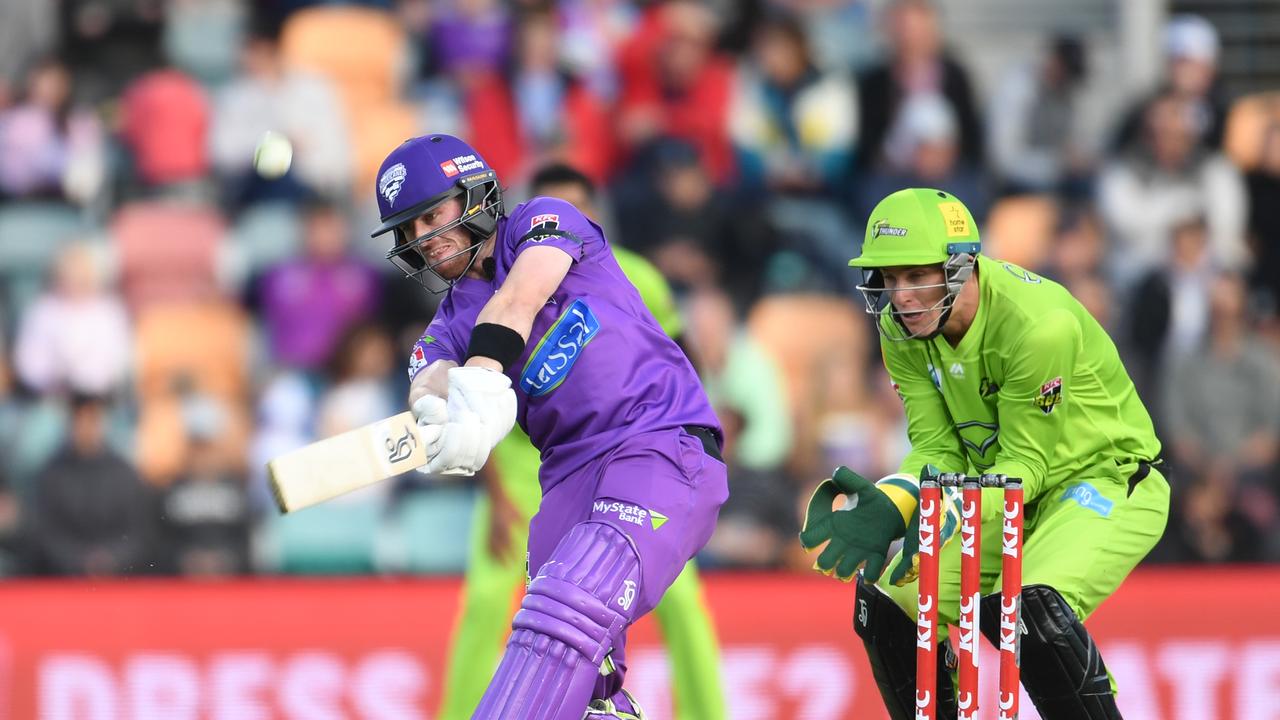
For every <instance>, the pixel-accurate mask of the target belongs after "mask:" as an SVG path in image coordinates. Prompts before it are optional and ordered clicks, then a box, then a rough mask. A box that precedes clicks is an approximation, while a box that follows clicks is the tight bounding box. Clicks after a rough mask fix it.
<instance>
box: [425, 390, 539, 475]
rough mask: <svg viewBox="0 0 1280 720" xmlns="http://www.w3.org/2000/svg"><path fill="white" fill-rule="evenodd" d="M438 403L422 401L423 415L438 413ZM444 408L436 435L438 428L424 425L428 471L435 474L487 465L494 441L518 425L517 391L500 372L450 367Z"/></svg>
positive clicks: (464, 472) (459, 472) (471, 471)
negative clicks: (442, 422) (429, 427)
mask: <svg viewBox="0 0 1280 720" xmlns="http://www.w3.org/2000/svg"><path fill="white" fill-rule="evenodd" d="M419 402H421V400H419ZM415 407H417V403H415ZM438 407H439V404H438V403H435V402H431V403H429V404H428V405H424V407H423V410H424V413H423V415H421V416H419V417H420V418H426V417H431V418H435V417H438ZM445 409H446V413H445V415H446V417H447V420H446V421H445V422H444V424H443V425H440V426H439V427H440V432H439V436H438V438H437V437H435V433H434V431H428V430H426V429H424V430H423V442H424V443H425V444H426V446H427V458H428V460H427V465H426V468H425V470H426V472H427V473H428V474H432V475H435V474H440V473H450V474H456V475H474V474H475V472H476V471H477V470H479V469H480V468H482V467H484V463H485V461H486V460H488V459H489V452H490V451H491V450H493V447H494V445H497V444H498V441H499V440H501V439H502V438H503V437H505V436H506V434H507V433H508V432H510V431H511V428H512V426H514V425H515V420H516V394H515V391H513V390H512V389H511V379H510V378H508V377H507V376H506V375H504V374H502V373H500V372H496V371H493V370H486V369H484V368H475V367H460V368H451V369H450V370H449V399H448V400H447V401H446V402H445ZM415 412H416V411H415ZM421 422H422V421H421V419H420V420H419V424H421Z"/></svg>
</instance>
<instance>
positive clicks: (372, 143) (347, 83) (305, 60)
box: [280, 5, 419, 192]
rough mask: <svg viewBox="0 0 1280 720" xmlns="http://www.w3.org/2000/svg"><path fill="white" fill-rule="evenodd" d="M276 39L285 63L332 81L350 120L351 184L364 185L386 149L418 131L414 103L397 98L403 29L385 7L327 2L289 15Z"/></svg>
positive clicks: (404, 54) (361, 189)
mask: <svg viewBox="0 0 1280 720" xmlns="http://www.w3.org/2000/svg"><path fill="white" fill-rule="evenodd" d="M280 42H281V49H282V51H283V53H284V57H285V61H286V62H287V63H289V64H290V65H292V66H294V67H298V68H303V69H306V70H310V71H311V72H314V73H317V74H319V75H323V76H325V77H327V78H329V80H330V81H331V82H333V84H334V86H335V88H336V89H337V92H338V95H339V97H340V98H341V100H342V106H343V110H345V111H346V115H347V121H348V122H349V123H350V125H351V142H352V145H353V148H352V152H353V157H352V164H353V166H354V168H355V174H354V176H353V180H354V182H355V185H354V187H355V188H356V189H357V192H365V191H367V188H370V187H373V181H374V176H375V175H376V174H377V172H378V165H379V164H381V162H382V159H383V158H384V157H386V155H387V153H388V152H390V151H391V149H392V148H394V147H395V146H397V145H399V144H400V143H402V142H404V141H405V140H407V139H409V138H411V137H413V136H414V135H417V134H418V132H419V128H418V120H417V117H416V114H415V112H414V109H413V107H412V106H411V105H408V104H405V103H401V102H400V101H399V92H400V85H401V82H402V80H403V76H404V71H405V69H406V68H407V67H408V64H407V59H408V57H409V52H408V39H407V38H406V36H405V32H404V29H403V28H402V27H401V26H400V24H399V23H398V22H397V21H396V19H395V17H394V16H392V15H391V14H389V13H387V12H385V11H381V10H374V9H371V8H360V7H346V6H333V5H326V6H317V7H310V8H307V9H304V10H299V11H298V12H296V13H293V14H292V15H290V16H289V19H288V21H286V23H285V26H284V30H283V32H282V33H281V41H280Z"/></svg>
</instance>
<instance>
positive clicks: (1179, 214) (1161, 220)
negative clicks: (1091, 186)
mask: <svg viewBox="0 0 1280 720" xmlns="http://www.w3.org/2000/svg"><path fill="white" fill-rule="evenodd" d="M1245 203H1246V197H1245V188H1244V182H1243V180H1242V179H1241V177H1240V173H1239V172H1238V171H1237V170H1236V169H1235V168H1234V167H1233V166H1232V165H1231V163H1230V162H1228V161H1227V159H1226V158H1225V157H1224V156H1223V155H1222V154H1220V153H1218V152H1216V151H1208V150H1205V149H1203V148H1201V147H1199V146H1198V145H1197V144H1196V137H1195V129H1194V126H1193V119H1192V112H1191V109H1190V107H1189V106H1188V105H1187V104H1186V102H1184V101H1183V100H1181V99H1179V98H1178V97H1176V96H1174V95H1165V96H1163V97H1161V98H1160V99H1159V100H1158V101H1156V102H1155V103H1153V104H1152V105H1151V106H1150V108H1149V109H1148V111H1147V116H1146V132H1145V133H1144V135H1143V141H1142V143H1141V144H1140V145H1139V146H1138V147H1136V148H1135V149H1134V150H1133V151H1131V152H1129V153H1127V154H1126V155H1124V156H1123V157H1121V158H1120V159H1118V160H1115V161H1113V162H1112V163H1111V164H1110V165H1109V166H1108V167H1107V168H1106V169H1105V170H1103V172H1102V175H1101V177H1100V178H1099V182H1098V205H1099V209H1100V210H1101V211H1102V216H1103V218H1104V219H1105V220H1106V223H1107V226H1108V230H1109V231H1110V234H1111V237H1112V240H1113V245H1112V248H1111V255H1112V259H1114V260H1115V261H1116V262H1114V263H1112V269H1113V271H1114V272H1115V277H1114V278H1113V280H1114V281H1115V282H1116V283H1117V285H1118V286H1119V287H1120V288H1121V289H1127V288H1129V287H1131V286H1132V284H1133V282H1134V281H1135V280H1137V279H1138V278H1140V277H1142V275H1143V274H1145V273H1146V272H1147V271H1149V270H1150V269H1151V268H1154V267H1157V266H1159V265H1160V264H1161V263H1162V262H1163V259H1164V257H1165V255H1166V254H1167V253H1168V252H1169V250H1170V248H1169V239H1170V238H1171V237H1172V231H1173V228H1174V227H1175V226H1176V225H1177V224H1179V223H1181V222H1183V221H1185V220H1186V219H1188V218H1189V217H1191V216H1193V215H1195V214H1196V213H1203V214H1204V218H1205V223H1206V225H1207V226H1208V232H1209V254H1210V257H1211V258H1212V260H1213V262H1214V264H1216V265H1218V266H1219V267H1222V268H1225V269H1232V270H1238V269H1242V268H1244V267H1245V266H1246V265H1247V264H1248V262H1249V256H1248V248H1247V247H1246V245H1245V242H1244V223H1245V212H1246V207H1245Z"/></svg>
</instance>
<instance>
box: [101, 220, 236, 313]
mask: <svg viewBox="0 0 1280 720" xmlns="http://www.w3.org/2000/svg"><path fill="white" fill-rule="evenodd" d="M110 232H111V238H112V243H113V244H114V245H115V249H116V255H117V258H118V260H119V263H120V289H121V291H122V292H123V294H124V297H125V301H126V302H127V303H128V304H129V307H130V309H131V310H132V311H133V312H135V313H136V312H140V311H141V310H143V309H145V308H146V307H148V306H150V305H153V304H156V303H165V304H169V303H175V302H177V303H184V302H199V301H208V300H210V299H211V298H214V297H216V296H217V295H218V286H217V280H218V278H217V272H218V262H219V259H220V258H219V253H220V252H221V251H222V245H223V242H224V235H225V234H226V224H225V223H224V221H223V219H222V216H221V215H220V214H219V213H218V212H217V211H216V210H214V209H213V208H211V207H209V206H207V205H202V204H199V203H189V202H178V201H163V200H162V201H148V202H137V203H132V204H129V205H126V206H125V207H123V208H121V209H120V211H119V212H117V213H116V215H115V217H113V218H112V221H111V228H110Z"/></svg>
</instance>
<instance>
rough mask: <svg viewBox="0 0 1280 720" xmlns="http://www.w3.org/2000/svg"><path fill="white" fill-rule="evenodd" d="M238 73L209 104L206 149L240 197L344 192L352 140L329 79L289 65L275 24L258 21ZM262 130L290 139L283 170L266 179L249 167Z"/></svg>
mask: <svg viewBox="0 0 1280 720" xmlns="http://www.w3.org/2000/svg"><path fill="white" fill-rule="evenodd" d="M240 67H241V74H240V76H239V77H238V78H236V79H235V80H234V81H232V82H231V84H229V85H228V86H227V87H226V88H225V89H224V90H222V91H221V92H220V93H219V94H218V96H217V98H216V100H215V104H214V114H213V126H212V130H211V133H210V153H211V155H212V160H213V164H214V167H215V168H216V169H217V171H218V173H219V174H220V175H221V176H222V179H223V180H224V181H225V182H227V183H229V184H230V185H231V187H232V188H234V189H233V190H231V193H230V195H231V196H232V198H233V199H234V200H236V201H239V202H238V204H239V203H243V204H248V203H251V202H253V201H256V200H262V199H293V200H296V199H300V198H301V197H302V196H303V195H304V194H305V191H306V190H310V191H314V192H319V193H322V194H324V195H327V196H329V197H334V198H336V197H341V196H345V194H346V192H347V191H348V189H349V185H350V183H351V172H352V169H351V163H352V148H351V140H350V136H349V131H348V127H347V121H346V117H345V111H344V110H343V107H342V103H341V102H340V100H339V98H338V96H337V94H336V93H335V91H334V89H333V87H332V86H331V85H330V84H329V81H328V79H326V78H324V77H322V76H320V75H316V74H313V73H310V72H306V71H303V70H298V69H296V68H291V67H288V66H287V65H286V64H285V62H284V58H283V57H282V56H281V52H280V38H279V28H278V27H275V26H273V25H269V24H267V23H265V22H259V23H258V24H257V25H256V26H255V27H254V28H253V30H252V32H251V33H250V35H249V37H248V38H247V40H246V41H245V44H244V47H243V49H242V50H241V52H240ZM268 130H274V131H276V132H279V133H283V134H284V135H285V136H286V137H288V138H289V140H290V141H292V143H293V148H294V156H293V158H294V162H293V165H292V167H291V168H290V171H289V175H287V176H286V178H285V179H283V180H280V181H277V182H268V181H264V180H262V179H261V178H259V177H258V176H257V174H256V173H254V171H253V169H252V163H253V151H254V148H255V147H256V145H257V144H258V141H259V140H260V139H261V138H262V135H263V134H264V133H266V132H267V131H268Z"/></svg>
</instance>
